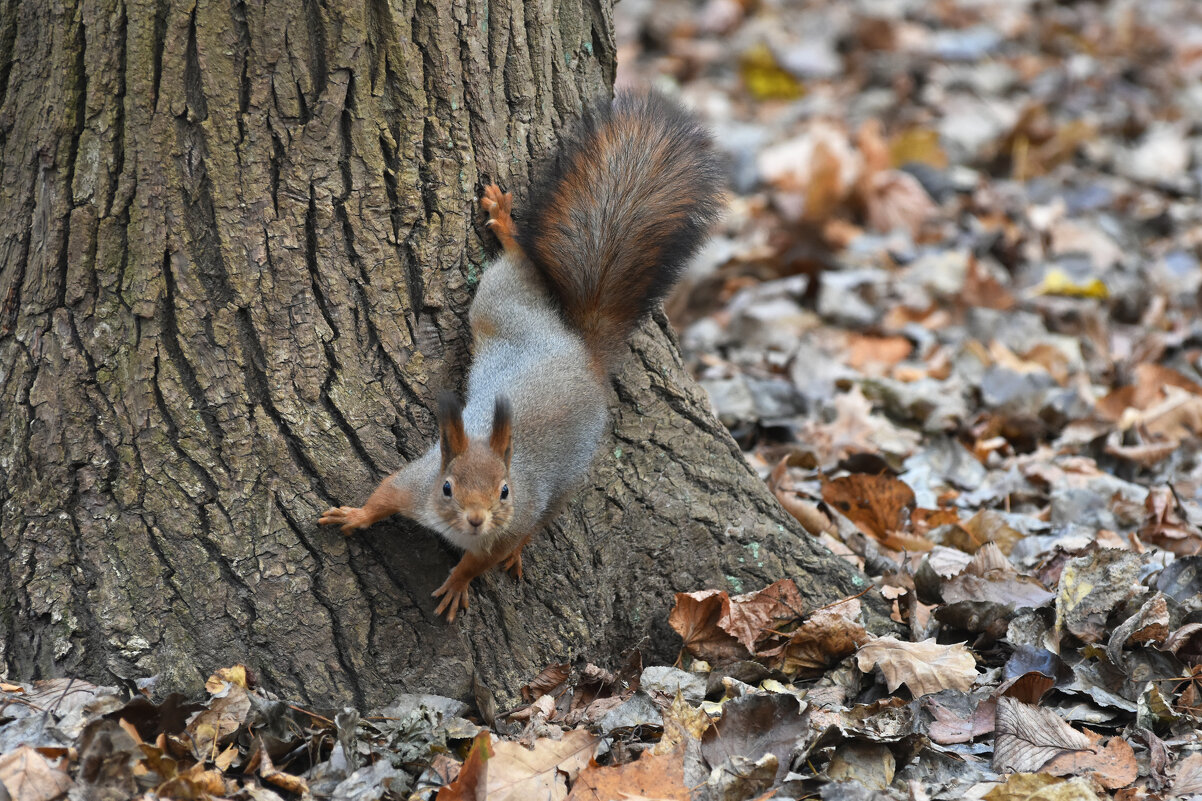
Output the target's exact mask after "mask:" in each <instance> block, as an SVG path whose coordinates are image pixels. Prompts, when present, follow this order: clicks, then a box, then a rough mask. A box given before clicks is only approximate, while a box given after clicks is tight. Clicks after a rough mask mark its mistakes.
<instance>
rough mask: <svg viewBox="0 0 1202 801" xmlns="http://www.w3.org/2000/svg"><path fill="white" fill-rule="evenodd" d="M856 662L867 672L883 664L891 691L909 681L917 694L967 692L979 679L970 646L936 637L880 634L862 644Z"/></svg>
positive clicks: (975, 661)
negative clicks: (905, 638) (908, 639)
mask: <svg viewBox="0 0 1202 801" xmlns="http://www.w3.org/2000/svg"><path fill="white" fill-rule="evenodd" d="M856 661H857V664H858V665H859V668H860V670H861V671H862V672H864V673H867V672H868V671H870V670H872V668H873V667H879V668H880V669H881V673H882V674H883V675H884V676H885V685H886V686H887V687H888V688H889V692H894V691H895V690H897V688H898V687H899V686H901V685H902V684H905V685H906V687H908V688H909V690H910V692H911V693H912V694H913V695H914V696H915V697H918V696H920V695H929V694H931V693H937V692H939V691H940V690H947V689H953V690H963V691H965V692H967V691H968V690H970V689H972V685H973V682H974V681H975V680H976V678H977V660H976V659H974V658H973V655H972V654H971V653H970V652H969V650H968V649H967V648H965V647H964V646H963V645H959V644H957V645H940V644H939V643H937V642H935V640H934V639H930V640H923V641H922V642H903V641H901V640H898V639H897V638H896V637H877V638H875V639H873V640H871V641H870V642H868V643H867V644H865V645H862V646H860V650H859V651H858V652H857V653H856Z"/></svg>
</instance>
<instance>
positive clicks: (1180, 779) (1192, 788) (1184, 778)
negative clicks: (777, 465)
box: [1172, 754, 1202, 796]
mask: <svg viewBox="0 0 1202 801" xmlns="http://www.w3.org/2000/svg"><path fill="white" fill-rule="evenodd" d="M1172 774H1173V791H1172V795H1174V796H1190V795H1194V794H1195V793H1202V754H1190V755H1189V756H1187V757H1186V758H1185V759H1183V760H1181V761H1180V762H1179V763H1177V768H1176V769H1175V770H1173V771H1172Z"/></svg>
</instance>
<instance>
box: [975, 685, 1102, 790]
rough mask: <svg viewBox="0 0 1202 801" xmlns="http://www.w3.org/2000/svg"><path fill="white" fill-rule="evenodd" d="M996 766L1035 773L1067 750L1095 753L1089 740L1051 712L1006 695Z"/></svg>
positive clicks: (998, 729) (999, 718)
mask: <svg viewBox="0 0 1202 801" xmlns="http://www.w3.org/2000/svg"><path fill="white" fill-rule="evenodd" d="M994 728H995V731H996V736H995V737H994V743H993V767H994V769H995V770H999V771H1013V772H1017V773H1034V772H1035V771H1038V770H1040V769H1042V768H1043V766H1044V765H1045V764H1047V763H1048V762H1049V761H1050V760H1051V759H1053V758H1055V757H1057V756H1060V755H1061V754H1062V753H1064V752H1066V751H1092V748H1091V743H1090V741H1089V738H1088V737H1086V736H1085V735H1084V734H1082V733H1081V732H1079V731H1077V730H1076V729H1074V728H1073V727H1072V726H1070V725H1068V723H1066V722H1065V721H1064V719H1062V718H1061V717H1060V716H1059V715H1057V714H1056V713H1055V712H1053V711H1052V710H1050V709H1046V708H1043V707H1037V706H1028V705H1027V704H1023V703H1020V702H1019V701H1015V700H1014V699H1013V698H1007V697H1006V696H1002V697H1001V698H999V699H998V702H997V718H996V719H995V722H994Z"/></svg>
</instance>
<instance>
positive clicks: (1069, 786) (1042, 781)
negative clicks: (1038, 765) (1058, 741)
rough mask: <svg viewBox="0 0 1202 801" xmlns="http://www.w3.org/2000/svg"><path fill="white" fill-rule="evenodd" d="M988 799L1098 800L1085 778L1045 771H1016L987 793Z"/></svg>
mask: <svg viewBox="0 0 1202 801" xmlns="http://www.w3.org/2000/svg"><path fill="white" fill-rule="evenodd" d="M985 798H986V801H1098V794H1097V793H1095V792H1094V791H1093V788H1092V787H1090V785H1089V782H1088V781H1086V780H1085V779H1080V778H1077V779H1069V780H1067V781H1066V780H1065V779H1058V778H1056V777H1055V776H1048V775H1047V774H1044V773H1015V774H1012V775H1010V776H1007V777H1006V782H1005V784H1001V785H998V786H997V787H994V788H993V789H992V790H990V791H989V792H988V793H986V794H985Z"/></svg>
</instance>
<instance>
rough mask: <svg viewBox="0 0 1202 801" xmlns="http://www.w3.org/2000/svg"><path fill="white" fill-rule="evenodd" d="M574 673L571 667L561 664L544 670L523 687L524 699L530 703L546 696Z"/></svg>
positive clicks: (564, 663) (549, 666)
mask: <svg viewBox="0 0 1202 801" xmlns="http://www.w3.org/2000/svg"><path fill="white" fill-rule="evenodd" d="M571 673H572V667H571V665H569V664H567V663H566V662H561V663H558V664H554V665H548V666H547V667H545V668H543V669H542V670H541V671H540V672H539V674H538V675H537V676H535V677H534V678H533V679H532V680H531V681H530V682H529V683H528V684H526V685H524V686H523V687H522V699H523V700H524V701H525V702H526V703H530V702H531V701H534V700H535V699H537V698H540V697H542V696H543V695H546V694H547V693H549V692H551V690H554V689H555V688H556V687H558V686H559V685H561V684H563V683H564V682H565V681H567V680H568V676H570V675H571Z"/></svg>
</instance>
